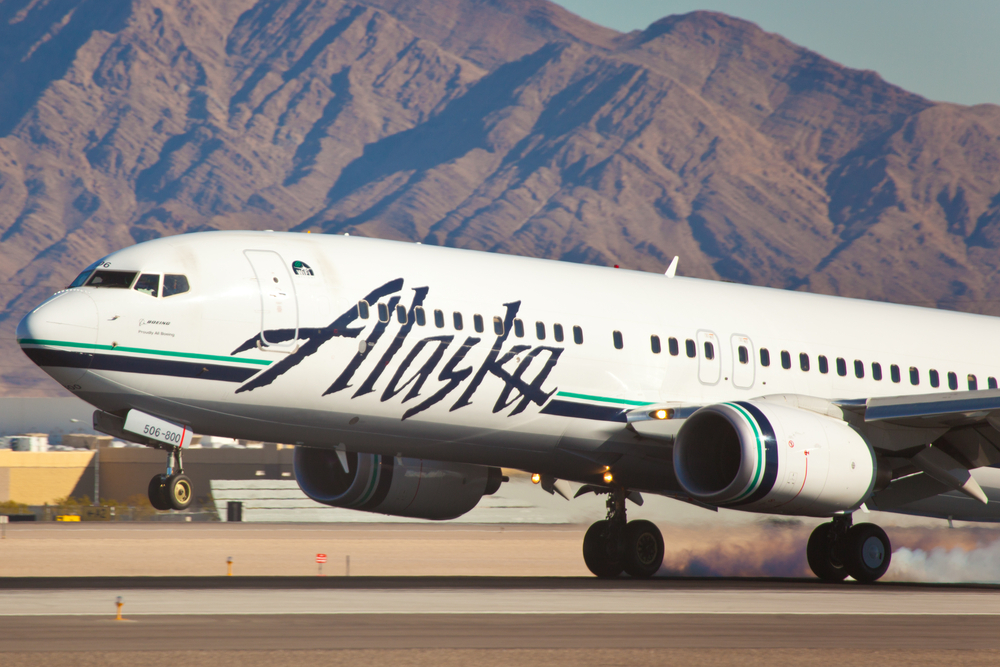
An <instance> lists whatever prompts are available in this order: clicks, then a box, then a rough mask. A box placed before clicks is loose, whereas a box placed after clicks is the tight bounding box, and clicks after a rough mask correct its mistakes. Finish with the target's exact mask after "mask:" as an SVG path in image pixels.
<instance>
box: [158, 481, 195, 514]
mask: <svg viewBox="0 0 1000 667" xmlns="http://www.w3.org/2000/svg"><path fill="white" fill-rule="evenodd" d="M164 490H165V495H166V498H167V502H168V503H170V509H175V510H186V509H187V508H188V507H189V506H190V505H191V501H192V500H194V487H193V486H192V484H191V478H190V477H188V476H187V475H171V476H170V477H169V478H167V483H166V486H165V487H164Z"/></svg>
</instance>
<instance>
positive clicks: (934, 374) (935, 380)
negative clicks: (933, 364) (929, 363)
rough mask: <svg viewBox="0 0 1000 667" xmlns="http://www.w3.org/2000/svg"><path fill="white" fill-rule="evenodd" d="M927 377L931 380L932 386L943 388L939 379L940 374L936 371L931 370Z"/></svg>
mask: <svg viewBox="0 0 1000 667" xmlns="http://www.w3.org/2000/svg"><path fill="white" fill-rule="evenodd" d="M927 375H928V376H929V377H930V379H931V386H932V387H940V386H941V379H940V378H939V377H938V372H937V371H936V370H934V369H931V370H929V371H927Z"/></svg>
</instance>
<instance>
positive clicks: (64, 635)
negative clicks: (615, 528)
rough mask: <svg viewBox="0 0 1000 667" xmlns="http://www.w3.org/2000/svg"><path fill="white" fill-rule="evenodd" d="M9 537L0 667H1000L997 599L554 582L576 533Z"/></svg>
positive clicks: (985, 588)
mask: <svg viewBox="0 0 1000 667" xmlns="http://www.w3.org/2000/svg"><path fill="white" fill-rule="evenodd" d="M17 528H18V530H12V531H10V532H9V533H8V535H7V539H6V540H5V541H0V627H2V628H3V631H2V632H0V664H2V665H3V667H21V666H22V665H24V666H27V665H31V666H32V667H34V666H35V665H51V666H54V667H62V666H63V665H65V666H66V667H71V666H72V667H89V665H94V666H97V665H101V667H109V666H111V667H115V666H117V665H122V666H125V665H127V666H128V667H137V666H145V665H150V666H153V665H156V666H159V665H171V667H176V665H178V664H183V665H184V666H185V667H193V666H195V665H211V667H227V666H228V665H233V666H234V667H256V666H257V665H267V666H268V667H284V666H285V665H289V666H291V665H295V666H296V667H298V666H301V665H324V666H326V667H329V666H330V665H355V664H364V665H365V666H366V667H369V666H380V665H393V667H397V666H399V665H434V666H435V667H442V666H447V665H463V666H465V665H475V664H490V665H519V664H530V665H531V666H532V667H542V666H547V665H553V666H555V665H558V666H559V667H566V665H573V667H581V666H584V665H628V666H629V667H644V666H645V665H663V664H709V665H739V666H740V667H748V666H752V665H765V664H766V665H768V666H769V667H770V666H772V665H784V664H789V665H791V664H794V665H827V664H832V663H845V664H855V663H860V662H862V661H864V662H871V661H878V662H884V661H888V662H892V663H898V664H905V665H951V664H958V663H961V664H963V665H980V664H981V665H993V664H998V663H1000V633H997V632H996V630H995V629H996V628H997V627H998V626H1000V587H998V586H995V585H975V584H914V583H902V582H879V583H878V584H875V585H872V586H863V585H859V584H856V583H853V582H846V583H843V584H839V585H827V584H822V583H819V582H818V581H817V580H816V579H815V578H811V577H810V578H805V577H800V576H798V575H793V576H791V577H770V578H767V577H725V578H723V577H702V578H695V577H681V576H677V575H676V574H674V575H670V576H663V577H660V578H655V579H653V580H649V581H638V580H632V579H629V578H627V577H622V578H620V579H616V580H610V581H604V580H598V579H596V578H594V577H591V576H552V575H551V574H550V573H551V572H559V573H566V572H567V571H570V572H574V571H576V570H574V567H576V566H577V565H579V563H578V561H580V560H581V559H580V555H579V549H580V547H579V540H580V533H581V532H582V529H581V528H580V527H575V526H568V527H555V528H553V527H520V528H513V527H507V528H506V529H504V527H459V528H451V527H438V526H433V527H410V526H406V527H357V526H351V527H343V526H330V527H321V528H317V527H314V526H284V525H282V526H277V525H276V526H254V527H247V526H237V525H232V526H228V525H225V524H222V525H216V526H198V527H194V526H170V527H168V526H142V525H139V526H115V525H110V526H103V527H99V526H77V527H72V528H69V529H66V528H65V527H62V526H55V527H53V526H37V527H31V528H22V527H20V526H19V527H17ZM757 530H758V532H757V533H755V535H756V537H758V538H760V537H764V538H768V539H771V542H769V544H770V545H771V546H772V547H774V548H776V549H777V546H776V542H775V540H778V539H779V538H781V536H782V535H785V534H787V533H788V531H787V530H786V529H785V528H783V527H779V528H770V527H766V526H765V527H762V528H759V529H757ZM795 530H799V528H795V527H793V528H792V531H795ZM720 534H721V533H720ZM973 535H974V534H973ZM947 536H948V537H949V538H952V539H954V537H961V534H960V531H952V532H951V533H948V534H947ZM952 536H954V537H952ZM697 537H698V538H699V539H701V538H702V537H704V535H703V533H698V534H697ZM720 539H721V538H720ZM711 544H712V543H711V542H709V545H710V546H711ZM723 544H728V543H723ZM706 548H707V547H706ZM320 551H323V552H326V553H329V554H330V556H331V562H330V563H329V564H328V568H329V569H328V570H327V574H330V575H337V576H324V577H320V576H317V570H318V568H317V565H316V563H315V562H314V556H315V554H316V553H318V552H320ZM338 551H339V554H338ZM734 553H735V554H736V556H734V558H744V555H745V554H746V553H748V552H746V551H736V552H734ZM228 555H233V557H234V560H235V566H234V571H235V575H236V576H232V577H228V576H217V575H218V574H220V570H221V572H222V573H224V572H225V560H226V557H227V556H228ZM347 555H350V556H351V574H352V575H355V576H350V577H347V576H343V575H344V574H345V569H344V565H345V563H344V560H343V559H344V558H345V557H346V556H347ZM338 556H339V559H340V560H339V562H338V560H337V558H338ZM734 562H735V561H734ZM220 566H221V567H220ZM576 569H580V568H576ZM358 571H360V572H358ZM442 571H446V572H449V571H450V574H449V575H448V576H442V575H441V574H440V573H441V572H442ZM791 571H792V572H799V571H800V569H798V568H794V567H793V568H792V569H791ZM359 573H360V574H361V575H362V576H357V574H359ZM397 573H401V574H403V575H406V576H396V574H397ZM484 573H485V574H484ZM57 574H64V575H74V576H53V575H57ZM80 574H92V575H97V576H76V575H80ZM39 575H45V576H39ZM205 575H210V576H205ZM278 575H283V576H278ZM288 575H292V576H288ZM457 575H467V576H457ZM498 575H503V576H498ZM512 575H517V576H512ZM524 575H530V576H524ZM118 596H121V597H122V598H123V600H124V607H123V612H124V618H125V620H124V621H121V622H119V621H115V620H113V619H114V614H115V599H116V597H118Z"/></svg>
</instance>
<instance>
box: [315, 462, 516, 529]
mask: <svg viewBox="0 0 1000 667" xmlns="http://www.w3.org/2000/svg"><path fill="white" fill-rule="evenodd" d="M341 455H343V456H344V459H345V460H346V463H347V469H346V470H345V469H344V464H343V463H342V462H341V458H340V457H341ZM295 479H296V480H297V481H298V483H299V488H300V489H302V491H303V493H305V494H306V495H307V496H309V497H310V498H312V499H313V500H315V501H316V502H319V503H323V504H324V505H331V506H333V507H344V508H348V509H353V510H361V511H362V512H378V513H380V514H389V515H392V516H407V517H414V518H418V519H440V520H443V519H454V518H455V517H458V516H461V515H463V514H465V513H466V512H468V511H469V510H471V509H472V508H473V507H475V506H476V504H477V503H479V501H480V499H481V498H482V497H483V496H488V495H492V494H493V493H496V491H497V489H499V488H500V484H501V482H502V481H503V476H502V474H501V472H500V469H499V468H489V467H486V466H478V465H471V464H465V463H443V462H440V461H425V460H422V459H404V458H393V457H390V456H379V455H376V454H358V453H355V452H346V453H344V452H341V453H338V452H336V451H332V450H328V449H313V448H307V447H296V448H295Z"/></svg>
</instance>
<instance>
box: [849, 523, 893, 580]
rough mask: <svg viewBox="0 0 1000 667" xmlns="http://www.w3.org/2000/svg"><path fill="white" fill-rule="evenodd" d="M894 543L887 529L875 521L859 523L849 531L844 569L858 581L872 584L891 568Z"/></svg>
mask: <svg viewBox="0 0 1000 667" xmlns="http://www.w3.org/2000/svg"><path fill="white" fill-rule="evenodd" d="M891 560H892V545H891V544H890V542H889V536H888V535H886V534H885V531H884V530H882V529H881V528H879V527H878V526H876V525H875V524H874V523H859V524H858V525H856V526H854V527H853V528H851V529H850V530H848V531H847V540H846V544H845V545H844V569H845V570H847V574H849V575H851V576H852V577H854V579H855V580H856V581H860V582H861V583H863V584H870V583H871V582H873V581H877V580H878V579H879V578H881V577H882V575H883V574H885V572H886V570H888V569H889V562H890V561H891Z"/></svg>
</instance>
